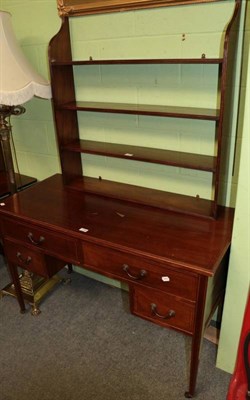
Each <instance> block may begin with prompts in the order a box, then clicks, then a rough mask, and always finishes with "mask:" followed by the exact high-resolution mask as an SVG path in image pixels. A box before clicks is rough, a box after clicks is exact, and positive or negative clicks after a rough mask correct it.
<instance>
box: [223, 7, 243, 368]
mask: <svg viewBox="0 0 250 400" xmlns="http://www.w3.org/2000/svg"><path fill="white" fill-rule="evenodd" d="M249 44H250V5H248V12H247V19H246V29H245V45H244V58H243V61H244V63H243V71H242V81H241V103H240V119H239V129H238V139H237V149H238V151H237V159H236V163H239V176H238V190H237V198H236V210H235V223H234V230H233V243H232V249H231V257H230V265H229V275H228V284H227V290H226V298H225V306H224V313H223V319H222V329H221V340H220V346H219V351H218V357H217V366H218V367H220V368H223V369H224V370H226V371H228V372H233V368H234V361H235V357H236V354H237V350H238V340H239V336H240V331H241V325H242V319H243V315H244V309H245V304H246V299H247V295H248V291H249V288H250V138H249V133H250V58H249Z"/></svg>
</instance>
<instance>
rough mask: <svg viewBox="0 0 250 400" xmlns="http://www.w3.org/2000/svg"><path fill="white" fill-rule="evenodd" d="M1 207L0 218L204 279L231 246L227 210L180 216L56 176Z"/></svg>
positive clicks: (231, 217)
mask: <svg viewBox="0 0 250 400" xmlns="http://www.w3.org/2000/svg"><path fill="white" fill-rule="evenodd" d="M4 203H5V205H4V206H1V207H0V219H1V217H2V216H4V215H5V216H9V217H11V218H13V217H14V218H15V219H17V220H19V221H23V222H26V223H33V224H35V225H38V226H42V227H45V228H47V229H51V230H53V231H57V232H61V233H64V234H67V235H70V236H72V237H76V238H78V239H81V240H83V241H87V242H92V243H96V244H99V245H104V246H107V247H111V248H115V249H118V250H121V251H129V252H130V253H132V254H135V255H139V256H143V257H146V258H150V259H153V260H155V261H158V262H163V263H166V262H167V263H168V264H170V265H173V266H175V267H178V268H182V269H183V268H184V269H187V270H191V271H192V272H198V273H201V274H203V275H207V276H212V275H213V273H214V272H215V271H216V268H217V267H218V265H219V263H220V261H221V259H222V258H223V256H224V255H225V253H226V251H227V249H228V248H229V246H230V243H231V234H232V225H233V214H234V212H233V209H231V208H225V207H221V208H220V212H219V216H218V218H217V220H212V219H206V218H202V217H194V216H189V215H183V214H178V213H174V212H171V211H165V210H164V211H163V210H160V209H156V208H153V207H147V206H139V205H136V204H132V203H128V202H124V201H120V200H115V199H108V198H104V197H101V196H97V195H93V194H87V193H84V192H80V191H76V190H72V189H70V188H68V187H65V186H64V185H63V181H62V176H61V175H60V174H56V175H54V176H52V177H50V178H48V179H46V180H44V181H42V182H39V183H37V184H35V185H34V186H32V187H30V188H28V189H26V190H25V191H23V192H20V193H16V194H14V195H13V196H11V197H9V198H7V199H5V200H4ZM81 228H85V229H87V230H88V231H87V232H81V231H79V229H81Z"/></svg>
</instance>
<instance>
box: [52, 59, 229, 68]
mask: <svg viewBox="0 0 250 400" xmlns="http://www.w3.org/2000/svg"><path fill="white" fill-rule="evenodd" d="M222 62H223V59H222V58H165V59H164V58H159V59H130V60H129V59H128V60H125V59H124V60H118V59H117V60H79V61H55V60H52V61H51V65H52V66H57V65H58V66H63V65H117V64H222Z"/></svg>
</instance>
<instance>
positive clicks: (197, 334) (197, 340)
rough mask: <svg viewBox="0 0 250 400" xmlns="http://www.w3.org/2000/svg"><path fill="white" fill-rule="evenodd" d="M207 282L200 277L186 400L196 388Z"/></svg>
mask: <svg viewBox="0 0 250 400" xmlns="http://www.w3.org/2000/svg"><path fill="white" fill-rule="evenodd" d="M207 282H208V279H207V277H200V283H199V291H198V300H197V308H196V315H195V328H194V335H193V339H192V350H191V362H190V377H189V389H188V391H187V392H185V397H186V398H188V399H190V398H192V397H193V396H194V394H195V387H196V381H197V375H198V367H199V360H200V349H201V343H202V340H203V332H204V311H205V304H206V293H207Z"/></svg>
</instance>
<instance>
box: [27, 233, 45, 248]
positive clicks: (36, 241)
mask: <svg viewBox="0 0 250 400" xmlns="http://www.w3.org/2000/svg"><path fill="white" fill-rule="evenodd" d="M28 239H29V240H30V242H31V243H32V244H35V245H36V246H38V245H39V244H41V243H42V242H44V241H45V238H44V236H40V237H39V239H38V240H35V239H34V236H33V233H32V232H29V233H28Z"/></svg>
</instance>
